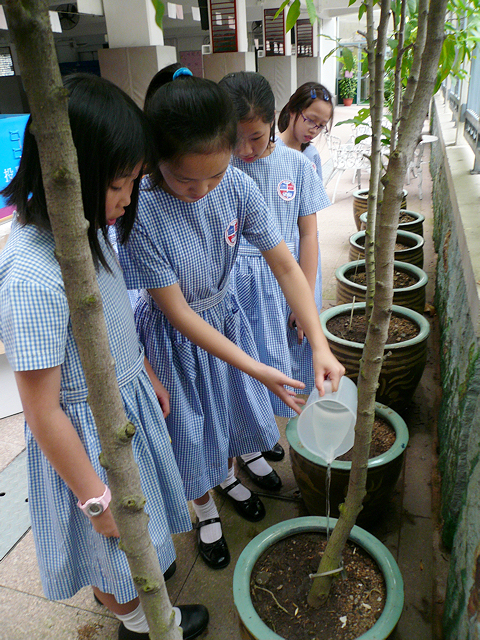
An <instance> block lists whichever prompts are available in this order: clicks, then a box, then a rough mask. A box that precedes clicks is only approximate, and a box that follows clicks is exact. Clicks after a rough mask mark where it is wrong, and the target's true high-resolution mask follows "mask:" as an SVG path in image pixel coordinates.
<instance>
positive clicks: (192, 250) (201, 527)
mask: <svg viewBox="0 0 480 640" xmlns="http://www.w3.org/2000/svg"><path fill="white" fill-rule="evenodd" d="M166 80H169V81H166V82H165V83H164V84H163V85H162V86H161V87H159V88H158V89H157V91H156V92H155V93H154V94H153V96H152V97H151V99H150V100H149V102H148V105H147V108H146V113H147V116H148V118H149V120H150V124H151V128H152V138H153V142H154V145H155V151H156V159H155V163H154V165H153V166H151V167H150V174H149V175H148V176H145V177H144V179H143V181H142V184H141V188H140V193H139V204H138V216H137V218H136V220H135V224H134V226H133V229H132V232H131V234H130V236H129V240H128V242H127V243H126V244H124V245H121V246H120V249H119V257H120V262H121V264H122V266H123V268H124V275H125V279H126V282H127V285H128V287H129V288H130V289H142V292H141V295H140V297H139V300H138V301H137V305H136V308H135V319H136V323H137V330H138V332H139V335H140V339H141V341H142V343H143V344H144V346H145V351H146V354H147V356H148V360H149V362H150V364H151V366H152V368H153V370H154V371H155V372H156V374H157V375H158V377H159V378H160V380H161V381H162V382H163V384H164V386H165V387H166V388H167V389H168V391H169V392H170V394H171V395H170V406H171V413H170V415H169V416H168V417H167V419H166V421H167V426H168V429H169V432H170V435H171V439H172V447H173V450H174V453H175V457H176V460H177V464H178V467H179V469H180V473H181V475H182V479H183V482H184V485H185V491H186V494H187V499H189V500H193V508H194V510H195V513H196V516H197V523H196V529H197V541H198V548H199V552H200V555H201V556H202V558H203V559H204V561H205V562H206V563H207V565H208V566H209V567H211V568H213V569H221V568H223V567H226V566H227V564H228V562H229V560H230V554H229V551H228V546H227V543H226V541H225V538H224V536H223V534H222V527H221V523H220V518H219V515H218V511H217V509H216V506H215V502H214V501H213V498H212V497H211V496H210V494H209V490H210V489H212V488H213V487H217V489H218V490H219V491H220V492H221V493H223V494H227V495H228V497H229V498H230V499H231V501H232V502H233V505H234V507H235V509H236V511H237V512H238V513H239V514H240V515H241V516H242V517H244V518H245V519H247V520H250V521H254V522H256V521H259V520H261V519H262V518H263V517H264V515H265V509H264V506H263V504H262V502H261V501H260V499H259V497H258V496H257V495H256V494H255V493H253V492H251V491H250V490H249V489H247V487H245V486H244V485H242V484H241V483H240V482H239V481H238V480H237V479H236V478H235V472H234V464H233V458H234V457H235V456H244V455H246V456H249V455H250V456H253V457H256V455H258V452H260V451H262V450H268V449H270V448H271V447H272V446H273V445H274V444H275V443H276V442H277V440H278V437H279V433H278V428H277V426H276V423H275V417H274V414H273V411H272V408H271V405H270V402H269V398H268V394H267V389H269V390H271V391H272V392H273V393H275V394H276V395H278V396H279V397H280V398H281V399H282V400H283V402H285V403H286V404H288V406H289V407H290V408H291V409H293V410H295V409H296V407H297V402H296V398H295V394H294V393H293V392H292V391H290V390H288V389H286V388H285V385H291V386H293V387H295V388H302V387H303V385H302V383H301V382H298V381H297V380H294V379H292V378H291V377H289V376H287V375H285V374H284V373H283V372H280V371H278V370H277V369H275V368H273V367H271V366H267V365H265V364H264V363H262V362H261V361H259V358H258V351H257V348H256V345H255V341H254V338H253V335H252V331H251V328H250V325H249V323H248V320H247V318H246V317H245V314H244V313H243V311H242V309H241V307H240V305H239V303H238V301H237V299H236V297H235V295H234V293H233V292H232V290H231V289H230V287H229V279H230V273H231V271H232V268H233V266H234V264H235V261H236V258H237V255H238V251H239V246H240V239H241V237H242V236H245V238H247V239H248V241H249V242H251V243H252V247H253V246H254V247H255V248H256V249H257V250H258V251H259V252H261V255H263V256H264V257H265V260H266V261H267V263H268V265H269V266H270V268H271V269H272V271H273V272H274V273H275V277H276V278H278V280H279V282H280V284H281V287H282V290H283V291H285V295H286V296H287V298H288V300H289V303H290V304H291V305H292V307H293V308H294V309H295V311H296V313H297V314H298V317H299V318H300V321H301V323H302V325H303V326H305V329H306V331H308V334H309V337H310V339H311V343H312V348H313V353H314V362H315V374H316V384H317V387H318V388H319V390H320V393H322V395H323V380H324V378H325V377H327V376H329V377H330V378H331V379H332V381H333V387H334V388H335V389H336V388H337V386H338V382H339V379H340V377H341V375H343V372H344V368H343V367H342V365H341V364H340V363H339V362H338V361H337V360H336V358H335V357H334V356H333V355H332V353H331V351H330V349H329V346H328V343H327V341H326V339H325V336H324V335H323V332H322V329H321V326H320V322H319V320H318V314H317V313H316V308H315V303H314V300H313V296H312V295H311V292H310V289H309V286H308V283H307V280H306V278H305V276H304V275H303V273H302V271H301V269H300V268H299V267H298V265H297V264H296V262H295V260H293V258H292V256H291V254H290V252H289V251H288V249H287V247H286V245H285V243H284V242H283V241H282V236H281V234H280V232H279V231H278V229H277V227H276V224H275V220H274V219H273V216H272V215H271V213H270V211H269V210H268V207H267V205H266V204H265V201H264V199H263V198H262V196H261V193H260V191H259V189H258V187H257V185H256V184H255V183H254V181H253V180H251V179H250V178H249V177H248V176H246V175H245V174H244V173H242V172H241V171H239V170H238V169H235V168H233V167H231V166H230V158H231V154H232V150H233V147H234V146H235V141H236V137H237V125H236V118H235V113H234V109H233V105H232V103H231V101H230V99H229V97H228V95H227V94H226V93H225V91H224V90H223V89H222V88H221V87H219V86H218V85H217V84H215V83H214V82H212V81H211V80H205V79H203V78H196V77H193V76H192V74H191V73H190V72H189V70H188V69H178V70H177V71H176V72H175V73H174V74H173V73H171V74H170V76H169V78H166ZM296 155H298V156H299V157H301V156H300V154H296ZM310 172H311V174H312V175H315V174H314V172H313V171H312V169H311V168H310ZM315 179H317V178H316V176H315ZM262 383H263V384H262ZM264 385H265V386H264ZM265 387H267V389H266V388H265ZM297 411H298V409H297ZM253 452H257V454H254V453H253ZM262 459H263V458H262ZM267 467H269V465H267ZM269 468H270V467H269ZM256 473H257V475H258V477H259V478H260V479H262V481H263V482H264V483H265V486H269V487H270V488H274V489H275V488H279V486H278V483H279V482H280V480H279V478H278V476H277V475H276V474H275V472H274V471H273V470H271V469H270V471H267V473H266V474H265V473H264V469H263V468H260V469H258V471H257V472H256ZM280 484H281V483H280ZM217 485H218V486H217Z"/></svg>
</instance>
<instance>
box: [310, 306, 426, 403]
mask: <svg viewBox="0 0 480 640" xmlns="http://www.w3.org/2000/svg"><path fill="white" fill-rule="evenodd" d="M353 306H354V313H355V314H360V313H361V314H364V313H365V303H364V302H356V303H355V304H354V305H353ZM351 311H352V304H341V305H338V306H336V307H331V308H330V309H326V310H325V311H323V312H322V313H321V314H320V323H321V325H322V329H323V332H324V334H325V337H326V338H327V340H328V343H329V345H330V349H331V350H332V353H333V354H334V355H335V356H336V358H337V359H338V360H339V361H340V362H341V363H342V364H343V366H344V367H345V369H346V375H347V376H348V377H349V378H351V379H352V380H353V381H354V382H355V383H356V382H357V377H358V373H359V370H360V358H361V357H362V351H363V346H364V345H363V343H360V342H350V341H348V340H344V339H343V338H338V337H337V336H335V335H334V334H332V333H330V331H329V330H328V329H327V322H328V321H329V320H330V318H333V317H334V316H337V315H350V313H351ZM392 314H394V315H396V316H400V317H403V318H408V319H409V320H411V321H413V322H414V323H415V324H416V325H417V326H418V328H419V334H418V336H416V337H415V338H412V339H410V340H406V341H405V342H396V343H394V344H387V345H385V353H386V354H388V357H387V358H385V360H384V362H383V365H382V369H381V371H380V378H379V381H378V384H379V386H378V390H377V395H376V400H377V402H381V403H382V404H385V405H387V407H391V408H392V409H394V410H395V411H401V410H402V409H404V408H405V407H407V406H408V405H409V404H410V402H411V399H412V396H413V394H414V392H415V389H416V388H417V385H418V383H419V382H420V378H421V377H422V374H423V370H424V369H425V364H426V361H427V339H428V336H429V334H430V325H429V324H428V321H427V320H426V318H424V317H423V316H422V315H420V314H419V313H417V312H416V311H412V310H411V309H408V308H407V307H399V306H397V305H392Z"/></svg>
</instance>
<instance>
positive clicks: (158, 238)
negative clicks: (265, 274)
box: [119, 167, 282, 500]
mask: <svg viewBox="0 0 480 640" xmlns="http://www.w3.org/2000/svg"><path fill="white" fill-rule="evenodd" d="M151 186H152V183H151V181H150V179H149V178H148V177H147V178H144V180H143V183H142V188H141V192H140V198H139V208H138V215H137V220H136V222H135V226H134V228H133V231H132V234H131V236H130V238H129V241H128V242H127V244H126V245H125V246H119V257H120V262H121V264H122V267H123V269H124V274H125V279H126V282H127V285H128V287H129V288H131V289H143V290H145V289H156V288H163V287H168V286H170V285H173V284H175V283H178V285H179V286H180V289H181V290H182V293H183V295H184V296H185V299H186V301H187V302H188V304H189V305H190V306H191V308H192V309H193V310H194V311H195V312H196V313H198V314H199V315H200V316H201V317H202V318H203V319H204V320H205V321H206V322H208V323H209V324H210V325H212V326H213V327H215V329H217V330H218V331H219V332H220V333H222V334H223V335H225V336H226V337H227V338H229V339H230V340H231V341H232V342H234V343H235V344H237V345H241V346H242V348H243V349H244V350H245V351H246V352H247V353H248V354H249V355H250V356H252V357H253V358H255V359H257V360H258V352H257V349H256V346H255V342H254V339H253V335H252V331H251V328H250V326H249V324H248V320H247V319H246V317H245V315H244V313H243V312H242V310H241V309H239V307H238V305H237V302H236V300H235V296H234V295H232V293H231V291H229V287H228V282H229V276H230V271H231V269H232V267H233V265H234V263H235V259H236V257H237V253H238V247H239V240H240V236H241V235H242V234H243V235H244V236H245V237H246V238H247V239H248V240H249V241H250V242H252V243H253V244H254V245H255V246H256V247H257V248H258V249H261V250H268V249H272V248H273V247H275V246H276V245H277V244H278V243H279V242H280V241H281V239H282V237H281V235H280V232H279V231H278V229H277V227H276V225H275V222H274V220H273V218H272V216H271V214H270V212H269V211H268V208H267V206H266V204H265V201H264V199H263V198H262V196H261V194H260V192H259V190H258V188H257V186H256V185H255V183H254V182H253V180H251V179H250V178H249V177H248V176H246V175H245V174H244V173H242V172H241V171H238V170H237V169H233V168H232V167H229V168H228V169H227V172H226V174H225V176H224V177H223V179H222V181H221V182H220V184H219V185H218V186H217V187H216V188H215V189H214V190H213V191H211V192H210V193H208V194H207V195H206V196H205V197H204V198H202V199H201V200H198V201H197V202H192V203H188V202H183V201H182V200H179V199H177V198H175V197H173V196H171V195H170V194H168V193H166V192H165V191H163V190H162V189H159V188H155V189H151ZM135 319H136V322H137V330H138V332H139V335H140V339H141V341H142V343H143V344H144V346H145V351H146V354H147V358H148V360H149V362H150V364H151V365H152V367H153V369H154V371H155V373H156V374H157V375H158V377H159V378H160V379H161V381H162V382H163V384H164V385H165V387H166V388H167V389H168V391H169V392H170V402H171V413H170V415H169V416H168V418H167V426H168V429H169V431H170V435H171V437H172V446H173V450H174V452H175V457H176V459H177V464H178V467H179V469H180V473H181V474H182V478H183V481H184V484H185V490H186V494H187V498H188V499H189V500H193V499H195V498H199V497H201V496H203V495H204V494H205V492H206V491H208V490H209V489H211V488H212V487H214V486H216V485H217V484H218V483H219V482H221V481H223V480H225V478H226V476H227V470H228V457H232V456H237V455H240V454H243V453H252V452H254V451H259V450H266V449H270V448H271V447H272V446H273V445H274V444H275V443H276V442H277V440H278V437H279V433H278V428H277V425H276V423H275V417H274V415H273V412H272V408H271V405H270V402H269V399H268V392H267V389H266V388H265V387H264V386H263V385H262V384H261V383H260V382H258V381H257V380H255V379H253V378H251V377H250V376H248V375H246V374H244V373H242V372H241V371H239V370H238V369H236V368H235V367H232V366H230V365H227V364H226V363H225V362H223V361H222V360H220V359H218V358H216V357H214V356H212V355H210V354H209V353H208V352H206V351H204V350H203V349H200V348H199V347H197V346H196V345H195V344H193V343H192V342H190V341H189V340H188V339H187V338H186V337H184V336H183V335H182V334H181V333H180V332H178V331H177V330H176V329H175V328H174V327H173V326H172V325H171V324H170V323H169V321H168V320H167V318H166V317H165V316H164V315H163V314H162V313H161V311H160V309H159V308H158V307H157V306H156V304H155V303H154V302H153V299H152V298H151V297H150V295H149V294H148V293H147V292H146V291H143V292H142V295H141V297H140V299H139V301H138V302H137V306H136V309H135Z"/></svg>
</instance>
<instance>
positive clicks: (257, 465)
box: [237, 451, 282, 491]
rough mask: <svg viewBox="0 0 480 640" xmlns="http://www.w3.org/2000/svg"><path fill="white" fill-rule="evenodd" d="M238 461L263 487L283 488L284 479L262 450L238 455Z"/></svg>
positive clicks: (268, 488)
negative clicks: (282, 479) (281, 478)
mask: <svg viewBox="0 0 480 640" xmlns="http://www.w3.org/2000/svg"><path fill="white" fill-rule="evenodd" d="M237 462H238V464H239V465H240V466H241V467H242V468H243V469H245V471H246V472H247V473H248V475H249V476H250V478H251V479H252V480H253V482H254V483H255V484H256V485H257V486H259V487H261V488H262V489H267V490H268V491H279V490H280V489H281V488H282V481H281V480H280V478H279V476H278V474H277V472H276V471H274V470H273V469H272V467H271V466H270V465H269V464H268V462H267V461H266V460H265V458H264V457H263V455H262V454H261V453H260V451H256V452H255V453H247V454H244V455H241V456H237Z"/></svg>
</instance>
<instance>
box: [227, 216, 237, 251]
mask: <svg viewBox="0 0 480 640" xmlns="http://www.w3.org/2000/svg"><path fill="white" fill-rule="evenodd" d="M237 229H238V220H237V219H236V218H235V220H232V221H231V222H230V223H229V225H228V227H227V228H226V229H225V240H226V242H227V244H228V245H229V246H230V247H234V246H235V244H236V243H237Z"/></svg>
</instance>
